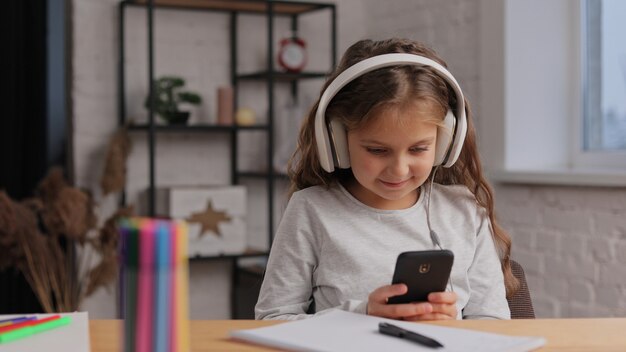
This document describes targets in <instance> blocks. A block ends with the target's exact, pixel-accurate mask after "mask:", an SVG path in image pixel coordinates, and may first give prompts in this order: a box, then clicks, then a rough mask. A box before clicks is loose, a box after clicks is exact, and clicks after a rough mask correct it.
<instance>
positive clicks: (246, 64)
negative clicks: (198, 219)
mask: <svg viewBox="0 0 626 352" xmlns="http://www.w3.org/2000/svg"><path fill="white" fill-rule="evenodd" d="M117 4H118V1H117V0H74V1H73V23H74V31H73V42H74V52H73V61H74V67H73V71H74V77H73V81H72V83H73V92H72V96H73V109H74V116H73V124H74V135H73V138H74V146H75V150H74V160H75V165H74V168H75V174H76V181H77V184H78V185H79V186H81V187H85V188H89V189H91V190H93V192H94V194H95V195H96V197H97V198H98V200H99V203H100V205H101V207H100V209H101V213H102V214H101V217H102V218H104V217H105V216H108V215H109V214H110V213H111V212H112V209H113V208H114V207H115V204H116V200H115V199H113V198H112V197H109V198H102V197H101V194H100V192H99V186H98V184H99V179H100V175H101V173H102V169H103V162H104V153H105V150H106V144H107V142H108V138H109V136H110V135H111V134H112V132H113V131H114V130H115V128H116V126H117V55H118V49H117V48H118V43H117V38H118V33H117V13H118V11H117ZM337 5H338V6H337V14H338V18H339V21H338V32H339V33H340V34H341V35H340V37H339V38H338V50H340V51H343V50H344V49H345V48H346V47H347V46H348V45H350V44H351V43H352V42H354V41H355V40H356V39H359V38H361V37H362V36H363V33H364V25H365V23H366V21H365V20H364V15H363V13H364V11H363V6H362V3H361V2H360V1H358V0H341V1H338V2H337ZM329 19H330V14H329V12H328V11H325V12H323V13H322V12H320V13H319V14H313V15H310V16H305V17H303V18H302V21H301V22H300V31H299V34H300V35H301V36H302V37H303V38H304V39H305V40H306V41H307V43H308V44H309V67H310V69H312V70H328V69H329V68H330V25H329V24H330V20H329ZM125 24H126V33H127V35H126V45H125V50H126V62H125V67H126V72H127V75H126V79H127V81H126V89H127V95H126V99H127V113H128V118H129V119H134V120H135V121H146V119H147V114H146V111H145V109H144V108H143V101H144V99H145V96H146V94H147V93H146V87H147V84H146V83H147V75H148V73H147V54H146V52H147V32H146V16H145V11H144V10H142V9H139V8H133V7H131V8H129V9H128V10H127V11H126V21H125ZM155 25H156V27H155V28H156V29H155V53H156V55H155V73H156V75H157V76H158V75H162V74H176V75H181V76H183V77H184V78H185V79H186V81H187V87H188V88H189V89H193V90H196V91H198V92H200V94H201V95H202V97H203V99H204V102H203V104H202V106H200V107H199V108H196V109H195V110H194V111H193V114H192V118H191V121H190V122H191V123H207V122H213V121H214V120H215V114H216V110H217V106H216V102H215V100H216V98H215V92H216V90H217V87H218V86H220V85H225V84H228V83H229V74H230V72H229V68H228V67H229V66H228V65H229V56H228V55H229V51H228V50H229V49H228V38H229V36H228V16H227V15H225V14H220V13H211V12H194V11H172V10H158V11H155ZM320 27H321V29H320ZM288 28H289V22H288V20H287V19H286V18H281V19H277V20H276V23H275V42H277V41H278V38H281V37H282V36H284V35H285V34H287V33H288ZM239 31H240V32H239V37H238V40H239V41H238V50H239V53H240V60H239V70H240V72H252V71H255V70H258V69H260V68H264V67H265V65H266V60H267V57H266V48H265V45H266V42H267V39H266V21H265V19H264V18H263V17H259V16H252V15H242V16H240V18H239ZM320 85H321V82H320V81H319V80H318V81H317V82H315V81H313V82H305V83H303V85H302V89H301V99H303V100H309V101H310V100H312V99H314V97H316V96H317V94H318V91H319V87H320ZM276 88H277V92H278V95H277V96H276V99H275V106H276V109H277V113H279V110H280V108H281V107H282V106H285V104H286V103H287V101H288V100H287V97H288V86H286V85H280V84H277V87H276ZM239 98H240V105H243V106H249V107H251V108H253V109H254V110H255V112H256V115H257V119H258V121H261V122H262V121H264V120H265V119H266V110H267V95H266V89H265V84H262V83H250V82H247V83H245V84H242V88H241V90H240V96H239ZM283 115H284V114H283ZM283 115H280V114H279V115H277V116H283ZM155 118H156V117H155ZM277 123H280V121H277ZM294 133H295V132H294ZM242 139H243V140H244V141H243V143H242V144H241V145H240V153H241V154H240V155H239V157H240V158H239V160H240V162H239V168H240V169H241V170H261V169H263V168H266V167H267V165H265V160H266V158H265V154H264V153H263V152H261V153H259V151H263V150H264V149H265V145H266V144H265V136H264V134H263V133H258V132H250V133H247V134H246V135H245V136H242ZM132 140H133V153H132V155H131V157H130V160H129V169H128V183H127V189H128V199H129V201H130V202H131V203H136V202H137V201H138V199H139V195H140V194H141V193H142V192H143V191H144V190H145V189H146V186H147V178H148V161H147V139H146V136H145V134H142V133H134V134H133V136H132ZM157 141H158V142H157V149H156V153H157V155H158V162H157V163H156V170H157V184H159V185H190V184H192V185H194V184H195V185H207V184H211V185H214V184H227V183H228V182H229V180H230V175H229V170H230V164H229V158H230V151H229V144H228V140H227V136H225V135H220V134H176V135H174V134H167V135H158V137H157ZM278 143H279V142H278V141H277V144H278ZM181 155H184V157H181ZM247 185H248V186H249V187H250V189H249V196H250V205H249V209H248V214H249V217H248V223H249V233H250V234H251V236H250V237H251V238H250V244H251V245H254V246H257V247H263V246H266V244H267V237H266V234H265V232H266V229H267V216H266V215H265V214H266V213H265V209H266V207H267V203H266V201H265V199H266V196H265V194H266V192H265V190H264V189H263V187H264V185H265V183H264V182H260V181H254V180H252V181H249V182H247ZM281 185H282V187H281ZM284 188H285V183H284V182H281V181H279V182H278V189H277V190H276V196H275V199H276V209H281V205H282V204H283V203H284V200H285V197H284ZM279 216H280V212H278V213H277V214H276V219H278V218H279ZM255 234H256V236H254V235H255ZM224 264H225V263H219V262H212V263H194V265H193V266H192V268H191V276H192V282H193V283H194V284H193V285H192V287H191V292H190V294H191V304H192V311H193V312H194V316H193V317H194V318H198V319H201V318H204V319H209V318H211V319H220V318H221V319H224V318H228V315H229V306H230V302H229V299H230V296H229V292H230V291H229V282H230V267H229V266H228V265H224ZM84 308H85V309H88V310H89V311H90V312H91V313H92V316H93V317H100V318H109V317H114V315H115V305H114V292H113V291H107V290H101V291H99V292H97V293H96V294H95V295H94V296H93V297H92V298H91V299H89V300H87V302H85V305H84Z"/></svg>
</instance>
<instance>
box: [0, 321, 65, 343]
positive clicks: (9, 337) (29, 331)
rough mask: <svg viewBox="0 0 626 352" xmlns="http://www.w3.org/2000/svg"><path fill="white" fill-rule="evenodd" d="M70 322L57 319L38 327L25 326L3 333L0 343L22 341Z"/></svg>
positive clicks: (0, 336)
mask: <svg viewBox="0 0 626 352" xmlns="http://www.w3.org/2000/svg"><path fill="white" fill-rule="evenodd" d="M71 321H72V318H71V317H62V318H59V319H55V320H51V321H48V322H45V323H43V324H39V325H32V326H25V327H23V328H21V329H17V330H13V331H9V332H5V333H4V334H0V343H5V342H10V341H13V340H18V339H22V338H24V337H28V336H31V335H34V334H37V333H40V332H42V331H47V330H51V329H54V328H58V327H59V326H63V325H67V324H69V323H70V322H71Z"/></svg>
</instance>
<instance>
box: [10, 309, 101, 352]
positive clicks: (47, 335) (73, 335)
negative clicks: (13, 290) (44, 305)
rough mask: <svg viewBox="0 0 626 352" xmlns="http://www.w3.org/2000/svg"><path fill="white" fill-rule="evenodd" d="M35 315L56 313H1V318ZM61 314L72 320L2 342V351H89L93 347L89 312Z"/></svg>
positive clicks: (45, 315) (41, 315) (44, 315)
mask: <svg viewBox="0 0 626 352" xmlns="http://www.w3.org/2000/svg"><path fill="white" fill-rule="evenodd" d="M33 315H36V316H37V317H39V318H41V317H47V316H51V315H54V314H18V315H0V320H4V319H11V318H16V317H21V316H28V317H30V316H33ZM61 316H70V317H72V322H71V323H69V324H68V325H65V326H60V327H58V328H55V329H52V330H48V331H43V332H40V333H38V334H35V335H32V336H28V337H25V338H23V339H19V340H15V341H11V342H7V343H0V352H41V351H46V352H68V351H72V352H89V351H90V350H91V348H90V346H89V316H88V314H87V312H77V313H61Z"/></svg>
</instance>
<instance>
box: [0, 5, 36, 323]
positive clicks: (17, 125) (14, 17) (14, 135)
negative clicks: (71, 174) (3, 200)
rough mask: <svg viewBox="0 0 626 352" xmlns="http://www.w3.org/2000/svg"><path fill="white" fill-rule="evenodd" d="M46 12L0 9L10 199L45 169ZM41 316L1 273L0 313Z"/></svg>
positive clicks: (26, 293)
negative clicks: (36, 314) (37, 314)
mask: <svg viewBox="0 0 626 352" xmlns="http://www.w3.org/2000/svg"><path fill="white" fill-rule="evenodd" d="M46 11H47V9H46V0H4V1H2V4H1V5H0V45H2V48H1V49H0V77H1V81H0V87H1V88H0V89H1V90H0V116H1V118H0V143H1V144H0V189H2V190H5V191H6V192H7V193H8V194H9V195H10V196H11V197H12V198H14V199H22V198H25V197H28V196H30V195H32V192H33V189H34V188H35V186H36V185H37V183H38V182H39V180H40V179H41V178H42V177H43V176H44V173H45V171H46V168H47V165H46V163H47V160H46V121H47V120H46V119H47V117H46ZM0 255H2V254H1V253H0ZM40 311H41V306H40V305H39V303H38V301H37V299H36V297H35V295H34V294H33V292H32V290H31V289H30V287H29V286H28V284H27V283H26V280H25V279H24V277H23V276H22V275H21V273H19V272H18V271H17V270H15V269H12V268H9V269H7V270H4V271H1V272H0V313H30V312H40Z"/></svg>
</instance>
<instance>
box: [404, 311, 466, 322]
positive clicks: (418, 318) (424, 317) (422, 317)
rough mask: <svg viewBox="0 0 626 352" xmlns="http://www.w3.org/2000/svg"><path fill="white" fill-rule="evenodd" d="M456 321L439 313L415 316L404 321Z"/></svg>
mask: <svg viewBox="0 0 626 352" xmlns="http://www.w3.org/2000/svg"><path fill="white" fill-rule="evenodd" d="M452 319H456V318H453V317H451V316H449V315H446V314H441V313H428V314H422V315H415V316H412V317H405V318H404V320H407V321H425V320H452Z"/></svg>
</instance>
